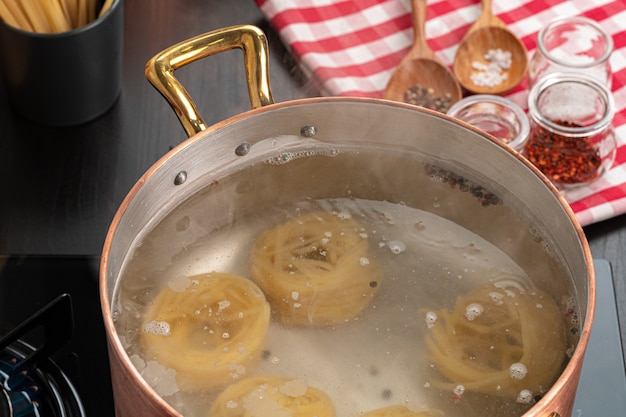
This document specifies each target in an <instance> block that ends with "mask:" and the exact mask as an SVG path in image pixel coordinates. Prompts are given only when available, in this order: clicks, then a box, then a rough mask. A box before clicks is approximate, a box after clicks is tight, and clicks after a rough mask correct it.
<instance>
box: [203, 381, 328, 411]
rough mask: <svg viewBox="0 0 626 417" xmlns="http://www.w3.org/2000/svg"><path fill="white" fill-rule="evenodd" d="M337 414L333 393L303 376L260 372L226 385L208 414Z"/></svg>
mask: <svg viewBox="0 0 626 417" xmlns="http://www.w3.org/2000/svg"><path fill="white" fill-rule="evenodd" d="M313 416H315V417H334V416H335V407H334V405H333V402H332V400H331V399H330V397H329V396H328V395H327V394H326V393H324V392H323V391H320V390H319V389H317V388H313V387H311V386H309V385H308V384H307V383H306V382H305V381H304V380H302V379H295V378H286V377H269V376H257V377H252V378H248V379H244V380H242V381H240V382H237V383H235V384H233V385H230V386H229V387H227V388H226V389H225V390H224V391H223V392H222V393H220V395H219V396H218V397H217V399H216V400H215V402H214V403H213V405H212V406H211V410H210V411H209V417H313Z"/></svg>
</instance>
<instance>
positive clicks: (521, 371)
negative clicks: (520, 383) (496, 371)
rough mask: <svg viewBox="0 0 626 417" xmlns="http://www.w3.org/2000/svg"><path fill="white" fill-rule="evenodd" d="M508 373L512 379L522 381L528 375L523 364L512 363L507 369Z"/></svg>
mask: <svg viewBox="0 0 626 417" xmlns="http://www.w3.org/2000/svg"><path fill="white" fill-rule="evenodd" d="M509 373H510V374H511V378H513V379H524V378H525V377H526V374H527V373H528V369H527V368H526V365H524V364H523V363H519V362H518V363H514V364H512V365H511V366H510V367H509Z"/></svg>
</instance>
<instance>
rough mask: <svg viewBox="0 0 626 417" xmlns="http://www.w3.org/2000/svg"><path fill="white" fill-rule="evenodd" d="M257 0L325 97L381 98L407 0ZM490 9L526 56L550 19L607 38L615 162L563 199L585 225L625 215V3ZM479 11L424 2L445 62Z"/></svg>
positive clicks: (405, 37) (591, 0) (430, 36)
mask: <svg viewBox="0 0 626 417" xmlns="http://www.w3.org/2000/svg"><path fill="white" fill-rule="evenodd" d="M255 1H256V3H257V5H258V6H259V8H260V10H261V11H262V13H263V14H264V16H265V17H266V18H267V19H268V20H269V22H270V23H271V24H272V26H273V27H274V28H275V29H276V30H277V32H278V34H279V35H280V37H281V39H282V40H283V42H284V43H285V45H286V46H287V47H288V48H289V49H290V51H291V52H292V54H293V55H294V57H295V58H296V59H297V61H298V63H299V64H300V66H301V68H302V69H303V70H304V71H305V72H306V73H307V74H308V75H309V76H310V77H311V79H314V80H315V81H316V82H318V83H319V85H320V86H321V90H322V93H323V94H327V95H341V96H366V97H381V96H382V91H383V89H384V88H385V85H386V84H387V81H388V79H389V77H390V76H391V73H392V72H393V71H394V69H395V68H396V66H397V65H398V64H399V63H400V60H401V59H402V57H404V55H405V54H406V53H407V52H408V50H409V48H410V46H411V43H412V41H413V28H412V26H411V18H410V10H411V5H410V1H409V0H255ZM492 10H493V12H494V14H496V15H497V16H498V17H500V19H502V20H503V21H504V22H505V23H506V24H507V25H508V26H509V28H510V29H511V30H512V31H513V32H514V33H515V34H516V35H517V36H518V37H519V38H520V39H521V40H522V41H523V42H524V44H525V45H526V48H527V49H528V51H529V54H531V55H532V53H533V51H534V50H535V46H536V39H537V33H538V32H539V30H540V29H541V28H542V27H543V26H544V25H545V24H547V23H548V22H549V21H550V20H552V19H553V18H556V17H563V16H576V15H580V16H586V17H589V18H591V19H594V20H596V21H598V22H599V23H600V24H601V25H602V26H603V27H604V28H605V29H606V30H607V31H608V32H609V33H610V34H611V35H612V36H613V40H614V43H615V50H614V52H613V55H612V56H611V65H612V68H613V87H612V89H613V94H614V96H615V102H616V115H615V118H614V120H613V126H614V127H615V130H616V134H617V140H618V150H617V157H616V161H615V164H614V165H613V168H612V169H611V170H610V171H609V172H607V173H606V174H605V175H603V177H602V178H600V179H598V180H597V181H595V182H593V183H592V184H590V185H588V186H585V187H581V188H578V189H576V190H572V191H567V192H565V198H566V199H567V201H568V202H569V203H570V206H571V207H572V209H573V210H574V212H575V213H576V216H577V217H578V220H579V221H580V223H581V224H582V225H583V226H584V225H588V224H592V223H595V222H599V221H602V220H605V219H608V218H611V217H614V216H617V215H620V214H623V213H626V0H514V1H509V0H506V1H505V0H498V1H492ZM480 11H481V4H480V1H479V0H428V9H427V18H428V20H427V22H426V38H427V41H428V45H429V46H430V47H431V49H432V50H433V51H434V52H435V53H436V54H437V56H438V57H439V58H440V59H441V61H443V62H444V63H445V64H446V65H449V66H451V65H452V60H453V57H454V53H455V51H456V48H457V46H458V44H459V42H460V41H461V39H462V38H463V36H464V35H465V33H466V32H467V30H468V29H469V27H470V26H471V24H472V23H474V21H476V19H477V18H478V16H479V14H480ZM527 95H528V89H527V83H526V81H524V82H522V84H520V85H519V86H518V87H517V88H516V89H515V90H513V91H512V92H510V93H509V94H508V95H507V98H509V99H511V100H513V101H514V102H516V103H517V104H519V105H520V106H522V108H526V107H527V105H526V99H527Z"/></svg>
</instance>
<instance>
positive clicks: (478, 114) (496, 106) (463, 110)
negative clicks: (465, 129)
mask: <svg viewBox="0 0 626 417" xmlns="http://www.w3.org/2000/svg"><path fill="white" fill-rule="evenodd" d="M447 114H448V115H449V116H452V117H455V118H457V119H459V120H463V121H464V122H467V123H469V124H471V125H472V126H474V127H477V128H479V129H481V130H482V131H484V132H487V133H489V134H490V135H492V136H494V137H496V138H498V139H500V140H501V141H502V142H504V143H506V144H507V145H509V146H510V147H511V148H513V149H515V150H516V151H518V152H521V151H522V150H523V149H524V145H526V141H527V140H528V134H529V132H530V123H529V121H528V116H526V113H524V110H522V108H521V107H520V106H518V105H517V104H515V103H514V102H512V101H511V100H508V99H506V98H504V97H500V96H496V95H492V94H476V95H473V96H468V97H465V98H464V99H462V100H459V101H457V102H456V103H454V104H453V105H452V107H450V109H449V110H448V113H447Z"/></svg>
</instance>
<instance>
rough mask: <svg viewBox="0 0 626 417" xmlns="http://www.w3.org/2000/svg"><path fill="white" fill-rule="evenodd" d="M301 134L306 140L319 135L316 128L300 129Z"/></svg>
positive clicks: (306, 127)
mask: <svg viewBox="0 0 626 417" xmlns="http://www.w3.org/2000/svg"><path fill="white" fill-rule="evenodd" d="M300 134H301V135H302V136H304V137H305V138H312V137H313V136H315V135H316V134H317V129H316V128H315V126H304V127H303V128H302V129H300Z"/></svg>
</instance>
